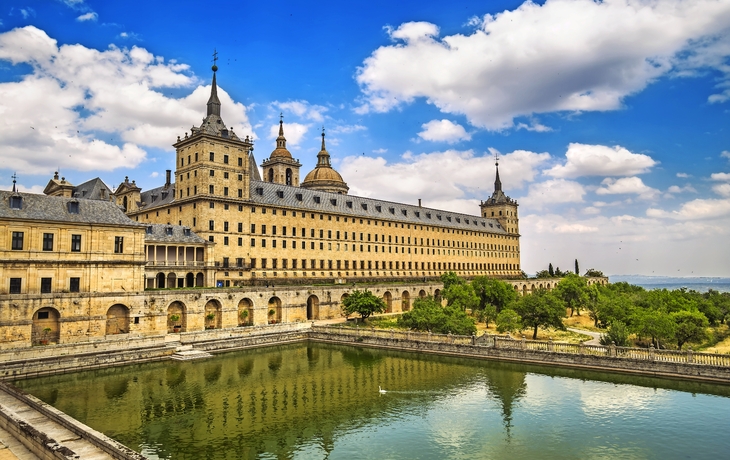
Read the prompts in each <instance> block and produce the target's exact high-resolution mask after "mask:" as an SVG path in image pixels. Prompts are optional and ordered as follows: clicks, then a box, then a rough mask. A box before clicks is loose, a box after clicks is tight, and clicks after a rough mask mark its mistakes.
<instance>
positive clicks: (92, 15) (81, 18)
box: [76, 11, 99, 22]
mask: <svg viewBox="0 0 730 460" xmlns="http://www.w3.org/2000/svg"><path fill="white" fill-rule="evenodd" d="M97 19H99V15H98V14H96V13H95V12H94V11H89V12H88V13H84V14H82V15H81V16H79V17H77V18H76V20H77V21H79V22H86V21H96V20H97Z"/></svg>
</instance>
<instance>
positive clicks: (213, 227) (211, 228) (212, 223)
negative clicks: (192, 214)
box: [208, 220, 215, 232]
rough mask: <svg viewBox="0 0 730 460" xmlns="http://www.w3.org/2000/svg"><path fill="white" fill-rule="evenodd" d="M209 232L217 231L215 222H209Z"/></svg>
mask: <svg viewBox="0 0 730 460" xmlns="http://www.w3.org/2000/svg"><path fill="white" fill-rule="evenodd" d="M208 230H210V231H211V232H212V231H213V230H215V221H214V220H209V221H208Z"/></svg>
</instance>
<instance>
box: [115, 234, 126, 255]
mask: <svg viewBox="0 0 730 460" xmlns="http://www.w3.org/2000/svg"><path fill="white" fill-rule="evenodd" d="M123 252H124V237H123V236H115V237H114V253H115V254H121V253H123Z"/></svg>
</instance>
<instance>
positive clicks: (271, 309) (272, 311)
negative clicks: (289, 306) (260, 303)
mask: <svg viewBox="0 0 730 460" xmlns="http://www.w3.org/2000/svg"><path fill="white" fill-rule="evenodd" d="M266 315H267V316H268V318H269V320H268V321H269V324H276V323H280V322H281V299H279V298H278V297H272V298H270V299H269V303H268V305H267V308H266Z"/></svg>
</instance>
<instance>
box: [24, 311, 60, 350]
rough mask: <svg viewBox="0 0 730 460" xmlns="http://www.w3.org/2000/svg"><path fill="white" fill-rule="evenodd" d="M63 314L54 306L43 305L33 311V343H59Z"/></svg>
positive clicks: (31, 336)
mask: <svg viewBox="0 0 730 460" xmlns="http://www.w3.org/2000/svg"><path fill="white" fill-rule="evenodd" d="M60 320H61V314H60V313H59V312H58V310H56V309H55V308H52V307H43V308H41V309H39V310H38V311H36V312H35V313H33V327H32V329H31V332H30V341H31V343H33V344H36V345H38V344H49V343H58V342H59V341H60V338H61V321H60Z"/></svg>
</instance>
